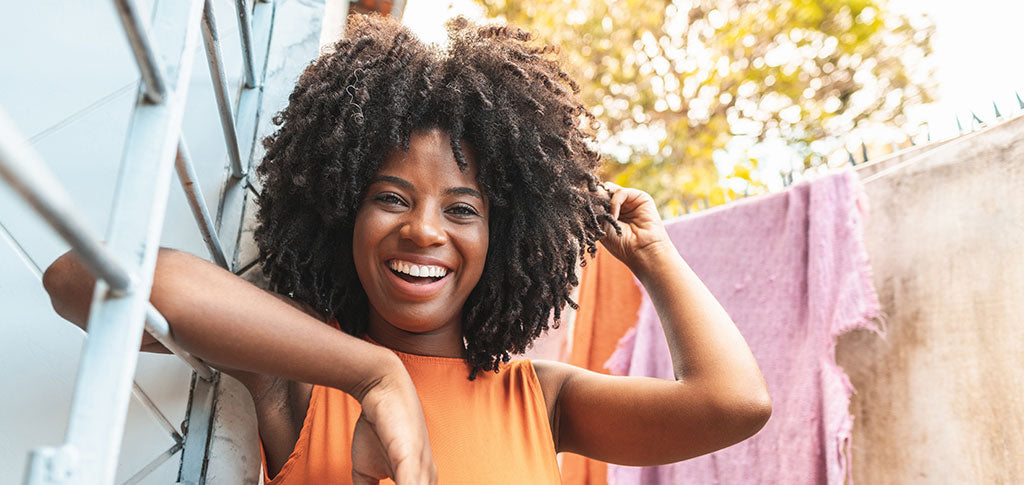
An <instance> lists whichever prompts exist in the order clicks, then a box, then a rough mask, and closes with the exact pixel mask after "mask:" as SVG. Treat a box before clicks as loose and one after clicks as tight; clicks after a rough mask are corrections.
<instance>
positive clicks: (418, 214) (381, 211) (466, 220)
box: [352, 129, 488, 335]
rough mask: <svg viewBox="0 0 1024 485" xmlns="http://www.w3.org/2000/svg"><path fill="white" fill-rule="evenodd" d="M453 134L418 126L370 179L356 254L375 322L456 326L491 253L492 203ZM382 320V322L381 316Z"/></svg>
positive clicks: (426, 328)
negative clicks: (458, 156) (462, 165)
mask: <svg viewBox="0 0 1024 485" xmlns="http://www.w3.org/2000/svg"><path fill="white" fill-rule="evenodd" d="M450 143H451V142H450V138H449V136H448V134H447V133H445V132H444V131H441V130H436V129H435V130H430V131H416V132H414V133H413V134H412V137H411V138H410V141H409V151H403V150H401V149H397V150H395V151H394V152H392V153H391V154H390V155H389V156H388V158H387V159H385V160H384V162H383V164H382V165H381V169H380V172H378V173H377V175H376V176H375V177H374V178H373V179H372V180H371V181H370V185H369V187H368V188H367V191H366V196H365V198H364V199H363V202H362V205H361V206H360V207H359V210H358V212H357V213H356V220H355V229H354V234H353V244H352V256H353V258H354V260H355V266H356V272H357V273H358V275H359V281H360V282H361V283H362V285H363V289H364V290H366V295H367V297H368V298H369V302H370V307H371V308H370V316H371V324H380V323H381V322H379V320H383V322H386V323H388V324H390V325H392V326H394V327H397V328H399V329H401V330H405V331H407V332H415V333H425V332H433V331H436V330H438V329H440V328H442V327H447V326H454V328H455V329H459V334H460V335H461V323H462V322H461V317H462V307H463V305H464V304H465V303H466V298H468V297H469V293H470V292H471V291H472V290H473V288H474V287H475V286H476V284H477V282H478V281H479V280H480V275H481V273H482V272H483V268H484V262H485V260H486V257H487V242H488V240H487V238H488V226H487V223H488V204H487V201H486V200H485V199H484V195H483V193H482V191H481V189H480V186H479V185H478V184H477V181H476V177H477V163H476V159H475V158H474V157H473V154H472V153H471V152H470V151H469V150H464V153H465V154H466V161H467V162H468V163H469V166H468V169H467V170H466V171H465V172H462V171H460V170H459V168H458V165H456V162H455V157H454V156H453V155H452V149H451V144H450ZM375 321H376V322H375Z"/></svg>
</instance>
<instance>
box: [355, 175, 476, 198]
mask: <svg viewBox="0 0 1024 485" xmlns="http://www.w3.org/2000/svg"><path fill="white" fill-rule="evenodd" d="M379 182H390V183H393V184H395V185H397V186H399V187H402V188H403V189H406V190H415V187H414V186H413V185H412V182H410V181H408V180H406V179H404V178H401V177H395V176H393V175H378V176H376V177H374V178H373V180H371V181H370V184H371V185H372V184H376V183H379ZM444 195H468V196H471V197H476V198H478V199H480V200H484V196H483V194H481V193H480V192H478V191H477V190H474V189H471V188H469V187H449V188H447V189H444Z"/></svg>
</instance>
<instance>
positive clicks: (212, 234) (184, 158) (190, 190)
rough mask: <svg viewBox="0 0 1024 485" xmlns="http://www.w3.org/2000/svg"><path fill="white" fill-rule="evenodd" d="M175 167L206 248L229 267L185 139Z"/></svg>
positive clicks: (222, 263)
mask: <svg viewBox="0 0 1024 485" xmlns="http://www.w3.org/2000/svg"><path fill="white" fill-rule="evenodd" d="M174 168H175V169H176V170H177V172H178V181H180V182H181V189H182V190H184V191H185V197H186V198H187V199H188V205H189V208H191V209H192V216H194V217H195V219H196V224H197V225H198V226H199V232H200V233H202V235H203V242H205V243H206V248H207V249H209V250H210V255H211V256H213V260H214V261H215V262H216V263H217V264H218V265H220V267H221V268H224V269H229V268H228V260H227V258H226V257H225V256H224V249H222V248H221V246H220V238H218V237H217V230H216V229H214V227H213V219H212V218H211V217H210V211H209V209H207V207H206V199H204V198H203V191H202V189H201V188H200V187H199V181H198V179H197V178H196V171H195V168H193V166H192V157H190V156H189V154H188V147H187V146H186V145H185V140H184V139H180V140H179V141H178V155H177V157H176V158H175V162H174Z"/></svg>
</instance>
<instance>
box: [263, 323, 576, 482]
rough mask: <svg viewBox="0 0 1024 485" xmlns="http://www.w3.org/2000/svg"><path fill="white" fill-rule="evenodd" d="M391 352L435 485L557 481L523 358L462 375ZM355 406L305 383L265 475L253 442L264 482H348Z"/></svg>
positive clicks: (443, 364)
mask: <svg viewBox="0 0 1024 485" xmlns="http://www.w3.org/2000/svg"><path fill="white" fill-rule="evenodd" d="M367 340H369V338H367ZM394 352H395V354H397V355H398V357H400V358H401V359H402V362H403V363H404V364H405V367H406V369H407V370H408V371H409V375H410V377H412V380H413V383H414V384H415V385H416V391H417V393H418V394H419V397H420V403H421V404H422V406H423V414H424V416H425V418H426V422H427V430H428V432H429V433H430V448H431V451H432V452H433V454H434V463H435V465H437V472H438V483H439V484H440V485H445V484H463V483H465V484H491V483H493V484H499V483H500V484H505V483H523V484H527V483H529V484H538V485H540V484H557V483H559V480H560V479H559V472H558V463H557V461H556V459H555V448H554V442H553V440H552V436H551V427H550V424H549V423H548V417H547V408H546V406H545V404H544V394H543V392H542V391H541V387H540V383H539V382H538V380H537V374H536V373H535V372H534V370H533V364H532V363H531V362H530V360H528V359H524V360H517V361H513V362H510V363H508V364H506V365H503V366H502V367H501V370H500V372H499V373H497V374H495V373H494V372H480V373H479V374H477V377H476V380H474V381H470V380H468V379H467V377H468V376H469V369H470V368H469V366H468V365H466V363H465V361H464V360H462V359H457V358H445V357H427V356H421V355H413V354H406V353H403V352H398V351H394ZM359 413H360V407H359V403H358V402H357V401H356V400H355V399H353V398H352V397H351V396H349V395H348V394H346V393H344V392H342V391H339V390H337V389H334V388H330V387H324V386H319V385H316V386H313V394H312V396H311V397H310V400H309V409H308V410H307V411H306V419H305V421H304V422H303V425H302V431H301V432H300V434H299V439H298V441H297V442H296V443H295V449H294V451H292V454H291V455H290V456H289V457H288V460H287V461H286V462H285V464H284V466H283V467H282V468H281V471H280V473H278V474H277V476H275V477H274V479H273V480H271V479H270V477H269V476H267V474H266V468H267V460H266V456H265V455H264V454H263V443H262V441H261V443H260V454H261V456H262V460H263V470H264V483H265V484H266V485H303V484H315V483H331V484H350V483H352V475H351V474H352V463H351V456H352V454H351V451H352V449H351V445H352V432H353V431H354V430H355V425H356V420H357V419H358V418H359ZM381 483H382V484H393V483H394V482H392V481H391V480H382V481H381Z"/></svg>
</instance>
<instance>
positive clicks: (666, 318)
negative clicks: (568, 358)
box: [536, 184, 771, 465]
mask: <svg viewBox="0 0 1024 485" xmlns="http://www.w3.org/2000/svg"><path fill="white" fill-rule="evenodd" d="M609 185H611V184H609ZM613 187H614V188H615V189H617V190H616V191H615V193H614V194H613V195H612V196H611V205H612V216H613V217H615V218H616V219H617V220H618V222H619V225H620V226H622V234H621V235H617V234H615V233H614V230H613V229H611V228H610V227H609V228H608V231H609V234H608V235H607V236H606V237H605V238H604V239H602V241H601V242H602V244H604V246H605V247H606V248H608V250H609V251H610V252H611V253H612V254H614V255H615V256H616V257H617V258H619V259H620V260H622V261H623V262H624V263H626V265H627V266H629V268H630V270H632V271H633V273H634V274H635V275H636V276H637V278H638V279H639V280H640V282H641V283H643V285H644V288H646V289H647V292H648V294H649V295H650V297H651V301H652V302H653V303H654V307H655V309H657V311H658V316H659V317H660V318H661V322H662V326H663V327H664V329H665V337H666V339H667V340H668V346H669V349H670V350H671V354H672V364H673V367H674V370H675V378H676V380H674V381H673V380H664V379H654V378H647V377H622V376H608V375H604V374H599V373H596V372H591V371H588V370H585V369H580V368H577V367H572V366H569V365H565V364H560V363H557V362H537V363H536V368H537V370H538V376H540V375H541V374H544V375H545V376H546V378H544V379H543V381H542V385H545V386H546V387H547V389H549V390H551V391H550V392H549V391H548V390H546V391H545V396H546V397H547V396H549V395H553V396H554V399H553V402H554V407H553V408H552V409H551V411H550V412H551V413H552V423H553V424H552V428H553V431H554V438H555V444H556V446H557V449H558V451H570V452H574V453H579V454H582V455H585V456H589V457H591V458H596V459H599V460H603V461H608V462H612V463H617V464H623V465H660V464H665V463H672V462H677V461H681V460H685V459H688V458H692V457H695V456H699V455H703V454H705V453H710V452H712V451H715V450H718V449H720V448H724V447H726V446H729V445H732V444H734V443H736V442H739V441H741V440H743V439H746V438H747V437H749V436H751V435H753V434H754V433H756V432H757V431H758V430H759V429H761V427H762V426H764V424H765V423H766V422H767V420H768V417H769V416H770V415H771V400H770V399H769V397H768V391H767V389H766V386H765V382H764V378H763V377H762V376H761V371H760V369H759V368H758V366H757V362H755V361H754V357H753V355H752V354H751V352H750V349H749V348H748V347H747V343H746V341H745V340H744V339H743V336H742V335H740V332H739V330H738V329H737V328H736V325H735V324H734V323H733V321H732V319H731V318H730V317H729V315H728V314H727V313H726V311H725V309H723V308H722V306H721V304H719V303H718V300H716V299H715V297H714V295H712V294H711V292H710V291H709V290H708V288H707V287H706V286H705V285H704V283H703V282H701V280H700V279H699V278H698V277H697V275H696V274H694V272H693V270H691V269H690V267H689V266H688V265H687V264H686V262H685V261H683V258H682V257H680V256H679V253H678V252H677V251H676V249H675V247H674V246H673V245H672V243H671V241H670V240H669V239H668V234H667V233H666V232H665V228H664V226H663V225H662V223H661V218H660V217H659V216H658V212H657V209H656V208H655V205H654V201H653V200H652V199H651V196H650V195H647V194H646V193H644V192H642V191H639V190H636V189H628V188H622V187H617V186H613ZM549 401H552V400H550V399H549Z"/></svg>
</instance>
